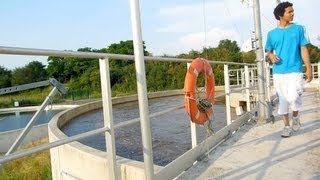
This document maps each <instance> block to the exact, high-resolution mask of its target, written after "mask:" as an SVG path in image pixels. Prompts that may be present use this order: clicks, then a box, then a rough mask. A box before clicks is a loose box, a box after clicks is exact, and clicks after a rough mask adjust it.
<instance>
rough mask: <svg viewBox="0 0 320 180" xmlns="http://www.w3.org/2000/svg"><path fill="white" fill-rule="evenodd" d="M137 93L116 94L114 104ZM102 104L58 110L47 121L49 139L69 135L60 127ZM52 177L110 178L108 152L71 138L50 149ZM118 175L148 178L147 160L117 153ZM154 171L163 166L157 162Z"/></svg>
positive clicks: (59, 179) (134, 98)
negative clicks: (65, 142) (146, 172)
mask: <svg viewBox="0 0 320 180" xmlns="http://www.w3.org/2000/svg"><path fill="white" fill-rule="evenodd" d="M182 94H183V90H174V91H165V92H156V93H150V94H148V97H149V98H159V97H167V96H176V95H182ZM137 99H138V98H137V96H136V95H134V96H126V97H116V98H113V99H112V103H113V104H120V103H127V102H132V101H137ZM101 108H102V101H96V102H92V103H87V104H84V105H81V106H79V107H75V108H73V109H70V110H66V111H64V112H61V113H58V114H57V115H55V116H54V117H53V119H52V120H51V121H50V123H49V125H48V129H49V130H48V132H49V141H50V142H53V141H56V140H59V139H63V138H66V137H67V136H66V135H65V134H64V133H63V132H62V131H61V130H60V128H61V127H62V126H63V125H64V124H65V123H67V122H68V121H70V120H72V119H73V118H75V117H77V116H80V115H82V114H84V113H87V112H89V111H93V110H95V109H101ZM50 155H51V168H52V178H53V179H55V180H62V179H109V174H108V160H107V154H106V152H103V151H100V150H97V149H94V148H91V147H88V146H86V145H83V144H81V143H79V142H72V143H69V144H66V145H62V146H59V147H56V148H53V149H51V150H50ZM116 159H117V164H118V166H117V168H116V169H117V172H116V176H117V177H120V179H126V180H131V179H132V180H136V179H145V175H144V163H143V162H140V161H135V160H131V159H127V158H123V157H119V156H117V157H116ZM154 168H155V171H158V170H160V169H161V168H162V167H160V166H155V167H154Z"/></svg>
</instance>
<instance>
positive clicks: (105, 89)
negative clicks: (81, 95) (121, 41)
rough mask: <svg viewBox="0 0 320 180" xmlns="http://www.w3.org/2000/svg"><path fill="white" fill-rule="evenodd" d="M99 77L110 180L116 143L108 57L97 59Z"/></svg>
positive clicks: (113, 167)
mask: <svg viewBox="0 0 320 180" xmlns="http://www.w3.org/2000/svg"><path fill="white" fill-rule="evenodd" d="M99 68H100V79H101V95H102V108H103V120H104V121H103V122H104V127H106V128H108V129H109V131H106V133H105V139H106V150H107V159H108V164H109V165H108V168H109V178H110V180H114V179H117V173H116V168H117V166H116V145H115V138H114V127H113V116H112V101H111V84H110V73H109V72H110V70H109V59H99Z"/></svg>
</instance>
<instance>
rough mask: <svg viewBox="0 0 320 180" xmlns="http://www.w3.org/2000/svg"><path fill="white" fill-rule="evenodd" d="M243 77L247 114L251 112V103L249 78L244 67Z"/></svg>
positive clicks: (247, 70) (246, 68) (246, 67)
mask: <svg viewBox="0 0 320 180" xmlns="http://www.w3.org/2000/svg"><path fill="white" fill-rule="evenodd" d="M244 76H245V81H246V102H247V112H250V111H251V102H250V90H249V87H250V77H249V68H248V66H244Z"/></svg>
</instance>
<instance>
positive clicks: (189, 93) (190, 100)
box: [184, 58, 215, 124]
mask: <svg viewBox="0 0 320 180" xmlns="http://www.w3.org/2000/svg"><path fill="white" fill-rule="evenodd" d="M200 73H203V74H204V76H205V78H206V85H205V86H206V87H205V90H206V92H205V93H206V98H207V100H208V101H209V102H210V103H211V104H213V103H214V96H215V83H214V75H213V72H212V68H211V66H210V64H209V63H208V61H206V60H205V59H202V58H196V59H194V60H193V61H192V63H191V65H190V67H189V69H188V71H187V74H186V77H185V81H184V96H185V99H184V105H185V109H186V111H187V113H188V115H189V116H190V118H191V121H192V122H194V123H196V124H203V123H204V122H206V121H207V120H208V119H209V117H210V116H211V115H212V113H213V110H212V108H209V109H208V110H207V111H206V112H201V111H200V110H199V108H198V106H197V102H196V86H197V77H198V75H199V74H200Z"/></svg>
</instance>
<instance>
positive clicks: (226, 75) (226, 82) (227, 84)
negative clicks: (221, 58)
mask: <svg viewBox="0 0 320 180" xmlns="http://www.w3.org/2000/svg"><path fill="white" fill-rule="evenodd" d="M223 67H224V91H225V93H226V115H227V125H229V124H231V109H230V79H229V68H228V65H227V64H225V65H224V66H223Z"/></svg>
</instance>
